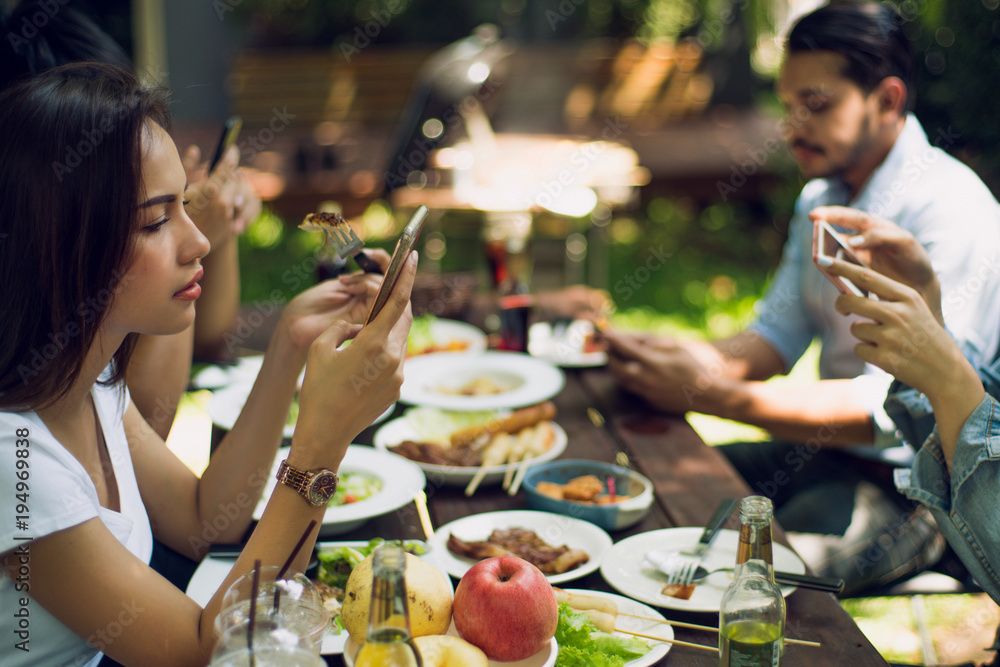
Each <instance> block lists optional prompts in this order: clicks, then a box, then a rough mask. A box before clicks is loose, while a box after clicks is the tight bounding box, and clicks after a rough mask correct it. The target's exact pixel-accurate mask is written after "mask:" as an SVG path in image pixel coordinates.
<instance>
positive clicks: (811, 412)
mask: <svg viewBox="0 0 1000 667" xmlns="http://www.w3.org/2000/svg"><path fill="white" fill-rule="evenodd" d="M811 232H812V225H811V224H809V223H808V220H807V219H806V217H805V215H803V214H799V215H797V216H796V220H795V222H793V224H792V225H791V227H790V229H789V239H788V241H787V242H786V243H785V249H784V252H783V255H782V259H781V264H780V266H779V268H778V272H777V274H776V275H775V277H774V279H773V280H772V281H771V284H770V285H769V287H768V289H767V292H766V294H765V295H764V297H762V299H761V301H760V302H759V304H758V317H757V320H756V321H755V322H754V323H753V325H751V327H749V328H748V329H747V330H745V331H743V332H741V333H739V334H737V335H735V336H733V337H731V338H727V339H723V340H716V341H711V342H703V341H676V340H671V339H666V338H656V337H650V336H629V335H627V334H621V333H617V332H608V333H607V334H606V335H605V336H604V338H605V340H607V342H608V345H609V352H610V359H609V364H608V365H609V368H610V370H611V371H612V373H613V374H614V375H615V377H616V378H617V379H618V381H619V382H620V383H621V384H622V386H623V387H625V388H626V389H628V390H630V391H633V392H634V393H637V394H639V395H640V396H642V397H643V398H645V399H646V400H647V401H648V402H650V403H651V404H652V405H654V406H655V407H658V408H660V409H662V410H666V411H669V412H677V413H682V412H686V411H688V410H691V411H695V412H702V413H705V414H710V415H715V416H719V417H724V418H726V419H732V420H736V421H741V422H744V423H748V424H753V425H755V426H759V427H761V428H765V429H767V430H769V431H770V432H771V433H773V434H774V435H775V436H777V437H779V438H786V439H792V440H798V441H801V442H805V441H807V440H809V439H810V438H820V440H821V441H822V442H823V444H824V445H834V446H835V445H837V444H857V443H859V442H871V441H872V437H873V435H872V423H871V417H870V414H869V411H868V410H867V409H866V407H865V405H864V404H863V403H862V402H861V401H860V400H859V398H858V396H857V394H856V392H855V390H854V388H853V387H852V384H851V380H820V381H818V382H813V383H810V384H808V385H801V384H794V385H792V384H774V383H766V382H764V381H765V380H767V379H769V378H771V377H773V376H776V375H782V374H785V373H787V372H788V370H789V369H790V368H791V367H792V366H793V365H794V364H795V362H796V361H797V360H798V359H799V358H800V357H801V356H802V354H803V353H804V352H805V350H806V349H807V348H808V346H809V344H810V343H811V342H812V339H813V336H814V335H815V332H814V331H813V330H812V327H811V325H810V323H809V321H808V319H807V316H806V313H805V306H804V303H803V294H802V291H801V284H802V283H801V272H802V271H803V270H804V267H803V262H804V261H810V263H811V259H808V258H805V257H804V256H803V253H802V248H803V247H804V245H805V243H804V241H803V239H802V237H801V235H802V234H804V233H809V234H810V235H811ZM805 268H809V269H812V267H811V266H809V267H805Z"/></svg>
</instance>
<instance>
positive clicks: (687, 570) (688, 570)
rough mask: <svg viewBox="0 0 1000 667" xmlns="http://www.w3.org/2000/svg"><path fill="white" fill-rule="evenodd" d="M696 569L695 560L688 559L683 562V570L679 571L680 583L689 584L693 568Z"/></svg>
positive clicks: (692, 576)
mask: <svg viewBox="0 0 1000 667" xmlns="http://www.w3.org/2000/svg"><path fill="white" fill-rule="evenodd" d="M697 569H698V563H697V562H695V561H688V562H687V563H685V564H684V570H683V571H682V572H681V582H680V583H681V584H682V585H684V586H690V585H691V580H692V579H694V573H695V570H697Z"/></svg>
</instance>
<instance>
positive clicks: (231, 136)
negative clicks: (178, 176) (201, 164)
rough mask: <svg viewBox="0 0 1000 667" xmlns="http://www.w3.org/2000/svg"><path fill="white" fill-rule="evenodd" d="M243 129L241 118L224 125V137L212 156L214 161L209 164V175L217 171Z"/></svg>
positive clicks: (234, 118) (235, 118)
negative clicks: (223, 157) (220, 161)
mask: <svg viewBox="0 0 1000 667" xmlns="http://www.w3.org/2000/svg"><path fill="white" fill-rule="evenodd" d="M241 129H243V119H242V118H241V117H239V116H232V117H230V118H228V119H227V120H226V122H225V123H223V125H222V135H221V136H220V137H219V143H218V144H216V146H215V153H213V154H212V160H211V161H210V162H209V163H208V173H210V174H211V173H212V172H213V171H214V170H215V167H216V166H217V165H218V164H219V160H221V159H222V156H223V155H225V154H226V151H227V150H229V147H230V146H232V145H233V144H235V143H236V138H237V137H238V136H240V130H241Z"/></svg>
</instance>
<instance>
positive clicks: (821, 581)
mask: <svg viewBox="0 0 1000 667" xmlns="http://www.w3.org/2000/svg"><path fill="white" fill-rule="evenodd" d="M646 560H647V561H649V563H650V564H651V565H653V566H654V567H656V569H657V570H659V571H660V572H662V573H664V574H665V575H667V584H668V585H669V584H680V585H681V586H689V585H691V584H694V583H697V582H699V581H702V580H704V579H706V578H707V577H709V576H711V575H713V574H716V573H718V572H732V571H733V568H731V567H717V568H715V569H713V570H709V569H708V568H706V567H703V566H702V565H699V560H698V559H697V558H687V557H684V556H681V555H676V554H675V555H671V556H670V557H668V558H662V557H661V558H656V557H655V556H654V558H648V557H647V559H646ZM774 581H775V583H777V584H780V585H782V586H796V587H798V588H809V589H812V590H817V591H825V592H827V593H841V592H842V591H843V590H844V580H843V579H835V578H829V577H814V576H811V575H808V574H795V573H793V572H781V571H780V570H775V571H774Z"/></svg>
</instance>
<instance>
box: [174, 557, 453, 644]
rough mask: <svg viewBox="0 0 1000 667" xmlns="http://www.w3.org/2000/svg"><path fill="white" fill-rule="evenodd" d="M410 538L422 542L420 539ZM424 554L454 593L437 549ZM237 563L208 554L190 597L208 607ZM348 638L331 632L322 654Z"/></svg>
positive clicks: (193, 577) (189, 590)
mask: <svg viewBox="0 0 1000 667" xmlns="http://www.w3.org/2000/svg"><path fill="white" fill-rule="evenodd" d="M406 541H407V542H419V541H420V540H406ZM364 546H368V542H367V541H366V540H359V541H349V542H317V543H316V548H317V549H332V548H335V547H355V548H357V547H364ZM420 557H421V558H423V559H424V560H426V561H427V562H429V563H430V564H431V565H433V566H434V567H436V568H438V569H439V570H441V571H442V572H444V573H445V575H446V576H445V580H446V581H447V582H448V586H449V587H450V588H451V590H452V593H454V592H455V587H454V585H453V584H452V583H451V577H449V576H447V572H445V571H444V569H442V568H441V566H440V565H439V564H438V562H437V560H436V557H435V554H434V551H433V550H432V549H431V548H430V547H429V546H428V550H427V553H425V554H423V555H422V556H420ZM235 564H236V559H235V558H213V557H211V556H206V557H205V558H204V559H203V560H202V561H201V563H199V564H198V568H197V569H196V570H195V571H194V574H193V575H191V581H189V582H188V586H187V591H186V592H187V595H188V597H189V598H191V599H193V600H194V601H195V602H197V603H198V604H200V605H201V606H202V607H204V606H205V605H206V604H208V601H209V600H211V599H212V596H213V595H215V592H216V591H217V590H218V589H219V586H220V585H221V584H222V582H223V581H225V580H226V576H228V575H229V571H230V570H232V569H233V565H235ZM348 637H349V635H348V634H347V631H346V630H344V631H343V632H341V633H340V634H339V635H332V634H327V635H326V636H325V637H324V638H323V645H322V646H321V647H320V653H322V654H323V655H333V654H338V653H343V652H344V644H346V643H347V640H348Z"/></svg>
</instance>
